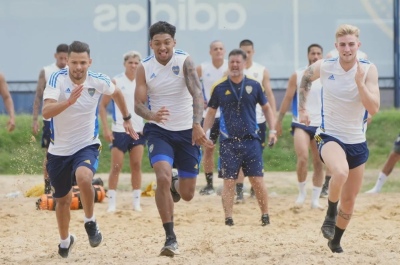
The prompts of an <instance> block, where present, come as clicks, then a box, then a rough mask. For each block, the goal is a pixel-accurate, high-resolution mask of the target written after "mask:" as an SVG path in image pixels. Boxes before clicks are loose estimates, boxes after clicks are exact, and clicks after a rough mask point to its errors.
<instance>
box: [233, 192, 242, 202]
mask: <svg viewBox="0 0 400 265" xmlns="http://www.w3.org/2000/svg"><path fill="white" fill-rule="evenodd" d="M235 203H236V204H243V203H244V197H243V192H240V193H238V194H237V195H236V200H235Z"/></svg>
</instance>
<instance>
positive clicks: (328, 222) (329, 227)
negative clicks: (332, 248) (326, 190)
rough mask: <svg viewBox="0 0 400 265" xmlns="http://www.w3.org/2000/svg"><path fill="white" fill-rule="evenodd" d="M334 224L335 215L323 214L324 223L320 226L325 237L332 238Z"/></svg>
mask: <svg viewBox="0 0 400 265" xmlns="http://www.w3.org/2000/svg"><path fill="white" fill-rule="evenodd" d="M335 225H336V216H335V217H329V216H328V215H327V216H325V220H324V223H323V224H322V227H321V232H322V235H323V236H324V237H325V238H326V239H328V240H332V239H333V237H334V236H335Z"/></svg>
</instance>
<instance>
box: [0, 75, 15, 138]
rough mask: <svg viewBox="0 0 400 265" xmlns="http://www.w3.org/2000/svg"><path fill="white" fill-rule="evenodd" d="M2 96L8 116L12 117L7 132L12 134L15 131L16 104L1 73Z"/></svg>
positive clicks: (0, 92) (0, 94) (0, 90)
mask: <svg viewBox="0 0 400 265" xmlns="http://www.w3.org/2000/svg"><path fill="white" fill-rule="evenodd" d="M0 96H1V97H2V98H3V101H4V107H5V108H6V111H7V113H8V116H10V118H9V119H8V122H7V131H8V132H12V131H13V130H14V129H15V111H14V102H13V100H12V97H11V95H10V91H9V90H8V86H7V82H6V79H5V77H4V75H2V74H1V73H0Z"/></svg>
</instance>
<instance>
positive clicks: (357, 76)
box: [299, 25, 380, 253]
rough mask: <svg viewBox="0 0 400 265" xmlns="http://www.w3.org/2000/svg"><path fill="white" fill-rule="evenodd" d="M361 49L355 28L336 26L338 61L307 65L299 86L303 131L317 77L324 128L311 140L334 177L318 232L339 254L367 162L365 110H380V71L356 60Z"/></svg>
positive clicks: (336, 59)
mask: <svg viewBox="0 0 400 265" xmlns="http://www.w3.org/2000/svg"><path fill="white" fill-rule="evenodd" d="M360 45H361V43H360V41H359V29H358V28H357V27H355V26H352V25H341V26H339V28H338V29H337V31H336V42H335V46H336V49H338V51H339V57H337V58H332V59H328V60H324V61H322V60H319V61H317V62H316V63H314V64H312V65H311V66H309V67H308V68H307V70H306V71H305V73H304V75H303V78H302V81H301V85H300V97H299V100H300V102H299V111H300V122H302V123H305V124H306V125H307V126H308V125H309V124H310V117H309V114H308V111H307V109H306V106H307V105H306V104H307V95H308V94H309V92H310V89H311V84H312V82H313V81H314V80H316V79H318V78H320V79H321V83H322V87H323V90H322V124H321V127H320V128H318V129H317V132H316V135H315V138H316V140H317V143H318V150H319V152H320V156H321V159H322V160H323V162H324V163H325V165H326V166H327V168H328V169H329V170H330V172H331V174H332V177H331V181H330V184H329V186H330V187H329V194H328V210H327V213H326V217H325V220H324V222H323V224H322V227H321V231H322V234H323V236H324V237H325V238H326V239H328V246H329V248H330V250H331V251H332V252H336V253H341V252H343V249H342V247H341V244H340V241H341V238H342V235H343V233H344V231H345V229H346V228H347V226H348V224H349V222H350V219H351V215H352V213H353V211H354V204H355V200H356V197H357V194H358V192H359V191H360V188H361V184H362V179H363V175H364V169H365V163H366V162H367V160H368V155H369V151H368V146H367V142H366V139H365V133H364V118H365V117H366V111H368V113H370V114H371V115H374V114H375V113H377V112H378V110H379V106H380V94H379V85H378V71H377V68H376V66H375V65H374V64H372V63H371V62H369V61H367V60H363V59H357V57H356V54H357V50H358V49H359V47H360ZM339 200H340V205H339V207H338V204H339Z"/></svg>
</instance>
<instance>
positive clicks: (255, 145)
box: [218, 139, 264, 179]
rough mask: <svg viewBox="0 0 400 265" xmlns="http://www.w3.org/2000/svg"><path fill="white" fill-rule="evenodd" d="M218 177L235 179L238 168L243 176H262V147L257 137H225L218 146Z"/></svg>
mask: <svg viewBox="0 0 400 265" xmlns="http://www.w3.org/2000/svg"><path fill="white" fill-rule="evenodd" d="M219 156H220V161H219V172H218V177H220V178H223V179H237V178H238V173H239V169H240V168H242V169H243V173H244V175H245V176H252V177H257V176H263V175H264V174H263V168H264V166H263V159H262V148H261V145H260V140H259V139H244V140H233V139H227V140H224V141H222V142H221V143H220V147H219Z"/></svg>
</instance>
